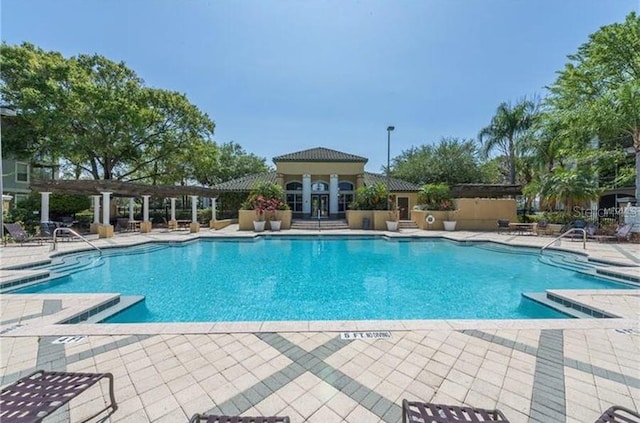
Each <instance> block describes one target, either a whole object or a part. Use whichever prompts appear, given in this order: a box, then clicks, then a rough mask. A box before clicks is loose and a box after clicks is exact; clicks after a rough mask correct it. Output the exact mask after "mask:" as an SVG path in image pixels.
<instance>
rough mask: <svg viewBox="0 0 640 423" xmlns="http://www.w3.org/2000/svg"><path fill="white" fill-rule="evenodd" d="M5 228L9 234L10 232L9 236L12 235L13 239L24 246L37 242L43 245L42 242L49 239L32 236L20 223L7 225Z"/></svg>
mask: <svg viewBox="0 0 640 423" xmlns="http://www.w3.org/2000/svg"><path fill="white" fill-rule="evenodd" d="M4 227H5V229H6V230H7V232H9V235H11V238H13V240H14V241H15V242H19V243H20V244H24V243H25V242H37V243H39V244H42V242H43V241H45V240H46V239H47V238H46V237H41V236H30V235H29V234H27V233H26V232H25V230H24V228H23V227H22V225H20V224H19V223H5V224H4Z"/></svg>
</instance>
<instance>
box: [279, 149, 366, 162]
mask: <svg viewBox="0 0 640 423" xmlns="http://www.w3.org/2000/svg"><path fill="white" fill-rule="evenodd" d="M367 161H368V159H366V158H364V157H361V156H356V155H354V154H348V153H343V152H341V151H336V150H331V149H329V148H324V147H317V148H311V149H309V150H302V151H297V152H295V153H289V154H283V155H282V156H277V157H274V158H273V162H274V163H277V162H362V163H366V162H367Z"/></svg>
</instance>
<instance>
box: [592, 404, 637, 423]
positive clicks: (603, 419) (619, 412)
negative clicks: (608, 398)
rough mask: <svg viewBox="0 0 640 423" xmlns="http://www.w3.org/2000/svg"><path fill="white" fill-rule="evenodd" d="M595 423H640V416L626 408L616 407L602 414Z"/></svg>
mask: <svg viewBox="0 0 640 423" xmlns="http://www.w3.org/2000/svg"><path fill="white" fill-rule="evenodd" d="M595 423H640V414H638V413H637V412H635V411H633V410H630V409H628V408H626V407H621V406H619V405H614V406H613V407H611V408H609V409H608V410H607V411H605V412H604V413H602V415H601V416H600V418H599V419H598V420H596V421H595Z"/></svg>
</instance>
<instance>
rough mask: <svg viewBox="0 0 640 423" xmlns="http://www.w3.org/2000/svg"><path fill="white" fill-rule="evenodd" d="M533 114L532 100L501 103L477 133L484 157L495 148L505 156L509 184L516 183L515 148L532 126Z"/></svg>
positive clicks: (534, 107)
mask: <svg viewBox="0 0 640 423" xmlns="http://www.w3.org/2000/svg"><path fill="white" fill-rule="evenodd" d="M535 115H536V104H535V103H534V102H533V101H530V100H527V99H523V100H521V101H519V102H518V103H516V104H515V105H513V106H512V105H511V104H510V103H506V102H505V103H501V104H500V105H499V106H498V108H497V110H496V114H495V115H494V116H493V118H491V123H490V124H489V125H488V126H486V127H484V128H482V129H481V130H480V133H479V134H478V139H479V141H480V144H481V145H482V153H483V154H484V155H485V157H486V156H488V155H489V154H490V153H491V151H493V150H496V149H497V150H498V151H499V152H500V153H501V154H502V155H504V157H505V158H506V160H507V165H508V168H509V183H510V184H515V183H516V164H517V162H516V157H517V149H518V147H519V144H521V143H523V142H524V139H525V138H526V135H527V134H528V132H529V130H530V128H531V127H532V125H533V122H534V119H535Z"/></svg>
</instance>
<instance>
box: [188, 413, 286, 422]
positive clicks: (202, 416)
mask: <svg viewBox="0 0 640 423" xmlns="http://www.w3.org/2000/svg"><path fill="white" fill-rule="evenodd" d="M200 422H204V423H289V417H277V416H271V417H261V416H259V417H242V416H216V415H209V416H208V415H205V414H194V415H193V416H192V417H191V419H190V420H189V423H200Z"/></svg>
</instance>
